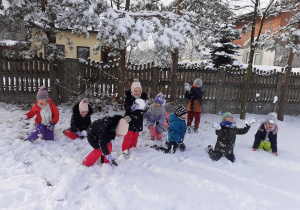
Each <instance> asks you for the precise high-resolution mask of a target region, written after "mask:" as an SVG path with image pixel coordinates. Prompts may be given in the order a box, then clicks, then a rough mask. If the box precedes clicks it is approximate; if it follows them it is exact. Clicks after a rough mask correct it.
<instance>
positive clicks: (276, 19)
mask: <svg viewBox="0 0 300 210" xmlns="http://www.w3.org/2000/svg"><path fill="white" fill-rule="evenodd" d="M250 15H251V14H246V15H243V16H242V17H240V19H239V20H238V21H237V22H236V23H235V25H236V29H241V30H242V32H243V33H242V34H241V35H242V37H241V39H239V40H235V41H234V42H233V43H235V44H239V45H241V46H242V48H241V49H240V50H239V52H240V53H241V54H242V56H239V57H236V59H238V60H241V61H242V62H243V63H247V62H248V56H249V46H244V44H245V42H246V41H247V40H248V39H250V38H251V24H250V25H249V26H248V27H245V25H246V24H247V22H252V19H251V16H250ZM290 17H291V14H290V13H289V12H281V13H279V15H278V16H271V17H269V18H266V19H265V21H264V24H263V28H262V32H261V34H263V33H264V32H265V31H267V30H273V29H276V28H280V27H282V26H285V25H286V24H287V23H288V20H289V19H290ZM260 24H261V19H260V18H257V20H256V27H255V37H256V36H257V34H258V31H259V27H260ZM284 52H285V49H284V47H277V48H276V50H275V51H265V50H258V49H257V50H255V53H254V61H253V64H254V65H269V66H281V67H284V66H285V65H286V63H287V59H282V60H281V61H279V60H277V59H278V58H279V57H280V56H282V55H283V54H284ZM292 67H300V57H299V54H295V57H294V60H293V65H292Z"/></svg>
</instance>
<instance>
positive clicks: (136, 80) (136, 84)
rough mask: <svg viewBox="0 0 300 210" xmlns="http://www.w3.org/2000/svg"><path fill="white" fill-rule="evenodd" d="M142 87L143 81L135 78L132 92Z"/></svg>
mask: <svg viewBox="0 0 300 210" xmlns="http://www.w3.org/2000/svg"><path fill="white" fill-rule="evenodd" d="M138 87H139V88H141V89H142V85H141V83H140V82H139V79H134V80H133V83H132V84H131V93H133V92H134V89H135V88H138Z"/></svg>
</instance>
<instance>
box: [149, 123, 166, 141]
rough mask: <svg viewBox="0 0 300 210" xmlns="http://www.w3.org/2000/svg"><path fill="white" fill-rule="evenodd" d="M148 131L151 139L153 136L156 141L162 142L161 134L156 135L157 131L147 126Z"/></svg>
mask: <svg viewBox="0 0 300 210" xmlns="http://www.w3.org/2000/svg"><path fill="white" fill-rule="evenodd" d="M149 130H150V135H151V137H153V136H155V138H156V140H162V137H163V135H162V133H158V131H157V130H156V129H155V128H154V127H153V126H152V125H150V126H149Z"/></svg>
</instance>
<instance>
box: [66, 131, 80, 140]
mask: <svg viewBox="0 0 300 210" xmlns="http://www.w3.org/2000/svg"><path fill="white" fill-rule="evenodd" d="M64 134H65V135H66V136H67V137H69V138H70V139H73V140H75V139H77V138H78V137H79V136H78V135H77V134H76V133H73V132H72V131H71V128H69V129H67V130H65V131H64Z"/></svg>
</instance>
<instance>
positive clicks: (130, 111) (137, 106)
mask: <svg viewBox="0 0 300 210" xmlns="http://www.w3.org/2000/svg"><path fill="white" fill-rule="evenodd" d="M125 96H126V98H125V103H124V108H125V112H126V113H125V116H129V117H130V118H131V121H130V123H129V129H128V133H127V135H126V136H124V140H123V144H122V152H123V154H124V155H128V154H129V149H130V148H132V147H136V145H137V141H138V137H139V132H141V131H143V115H144V113H145V112H146V111H145V110H146V108H147V101H146V100H147V93H145V92H142V86H141V83H140V82H139V80H138V79H135V80H134V82H133V83H132V84H131V90H127V91H126V92H125Z"/></svg>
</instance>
